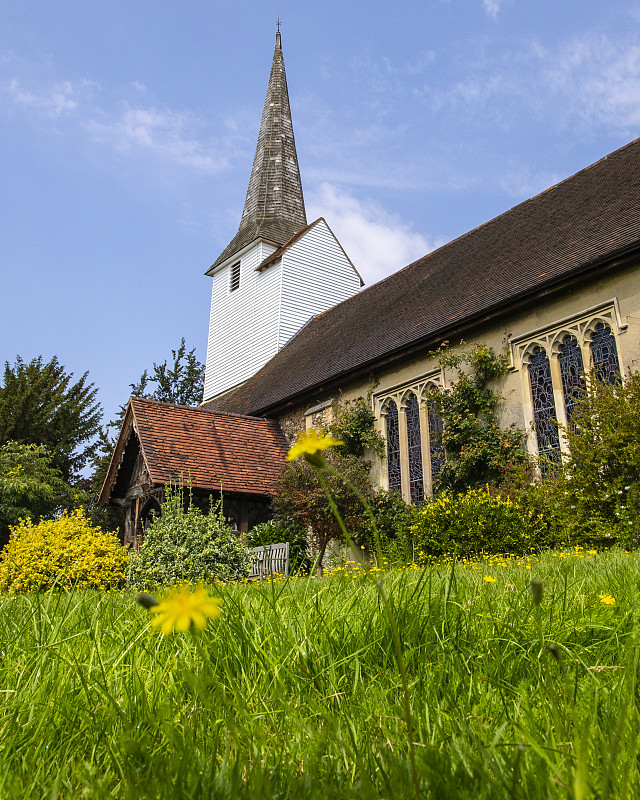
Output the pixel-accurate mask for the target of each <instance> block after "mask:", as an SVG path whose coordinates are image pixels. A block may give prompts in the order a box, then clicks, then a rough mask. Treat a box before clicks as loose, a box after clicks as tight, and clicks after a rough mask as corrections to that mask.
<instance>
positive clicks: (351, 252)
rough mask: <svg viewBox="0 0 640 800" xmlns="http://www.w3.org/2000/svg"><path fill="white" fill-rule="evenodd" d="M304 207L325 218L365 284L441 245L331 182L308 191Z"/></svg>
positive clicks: (312, 214) (373, 204)
mask: <svg viewBox="0 0 640 800" xmlns="http://www.w3.org/2000/svg"><path fill="white" fill-rule="evenodd" d="M307 209H308V212H309V218H310V219H316V218H317V217H324V218H325V219H326V220H327V223H328V224H329V227H330V228H331V229H332V231H333V232H334V233H335V235H336V236H337V237H338V240H339V242H340V244H341V245H342V246H343V247H344V249H345V251H346V253H347V255H348V256H349V258H350V259H351V260H352V261H353V264H354V266H355V267H356V269H357V270H358V272H359V273H360V274H361V275H362V278H363V280H364V282H365V284H367V285H370V284H372V283H375V282H376V281H379V280H380V279H381V278H384V277H386V276H387V275H390V274H391V273H393V272H396V270H398V269H401V268H402V267H405V266H406V265H407V264H410V263H411V262H412V261H415V260H416V259H418V258H421V257H422V256H424V255H426V254H427V253H429V252H430V251H431V250H434V249H435V248H436V247H438V246H440V244H443V242H437V241H433V240H432V241H430V240H429V239H427V238H426V237H425V236H423V235H422V234H420V233H416V232H415V231H412V230H411V228H410V227H409V226H408V225H406V224H405V223H403V222H401V221H400V220H399V219H398V218H397V217H396V216H394V215H391V214H389V213H388V212H386V211H385V210H384V209H383V208H382V207H381V206H380V205H379V204H377V203H374V202H372V201H366V202H361V201H360V200H357V199H356V198H355V197H353V196H352V195H350V194H348V193H347V192H345V191H344V190H341V189H339V188H338V187H336V186H334V185H333V184H330V183H322V184H320V185H319V186H318V188H317V189H315V190H314V191H312V192H311V193H309V194H308V196H307Z"/></svg>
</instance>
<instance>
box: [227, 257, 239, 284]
mask: <svg viewBox="0 0 640 800" xmlns="http://www.w3.org/2000/svg"><path fill="white" fill-rule="evenodd" d="M239 288H240V262H239V261H238V263H237V264H234V265H233V266H232V267H231V278H230V282H229V291H230V292H235V290H236V289H239Z"/></svg>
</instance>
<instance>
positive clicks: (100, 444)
mask: <svg viewBox="0 0 640 800" xmlns="http://www.w3.org/2000/svg"><path fill="white" fill-rule="evenodd" d="M195 353H196V350H195V347H194V348H192V349H191V350H187V346H186V344H185V340H184V336H183V337H182V340H181V341H180V346H179V347H178V349H177V350H172V351H171V362H169V360H168V359H165V360H164V361H163V362H162V364H156V363H155V362H154V363H153V370H152V371H151V372H149V371H148V370H146V369H145V371H144V372H143V373H142V375H141V376H140V379H139V381H138V382H137V383H130V384H129V386H130V388H131V394H132V395H133V396H134V397H144V398H146V399H148V400H158V401H159V402H161V403H175V404H177V405H186V406H189V405H198V403H200V401H201V400H202V393H203V391H204V364H202V363H201V362H200V361H198V359H197V358H196V355H195ZM125 411H126V404H125V405H123V406H120V411H119V412H118V415H117V416H116V419H115V420H112V421H111V422H109V423H108V424H107V425H105V426H104V427H102V428H101V429H100V431H99V434H98V439H97V441H96V446H95V457H94V459H93V467H94V472H93V475H92V476H91V478H89V479H88V480H87V481H86V482H85V484H84V488H85V489H86V491H87V493H88V496H89V498H90V500H89V502H88V504H87V507H86V510H87V513H88V514H89V516H90V517H91V519H92V521H93V522H94V523H99V524H101V525H102V526H103V527H105V528H107V529H109V530H111V529H113V528H118V527H120V526H121V525H122V521H123V518H124V511H123V510H122V509H120V508H115V507H111V506H110V507H108V508H101V507H99V506H98V504H97V499H98V496H99V494H100V490H101V489H102V484H103V483H104V479H105V478H106V476H107V470H108V469H109V463H110V461H111V455H112V453H113V449H114V447H115V444H116V437H117V434H118V432H119V431H120V427H121V426H122V420H123V419H124V414H125Z"/></svg>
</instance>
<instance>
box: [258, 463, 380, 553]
mask: <svg viewBox="0 0 640 800" xmlns="http://www.w3.org/2000/svg"><path fill="white" fill-rule="evenodd" d="M326 461H327V464H329V466H330V467H331V471H330V472H325V473H324V475H323V479H324V481H325V483H326V486H327V488H328V491H329V493H330V494H331V497H332V498H333V501H334V502H335V504H336V506H337V508H338V511H339V512H340V516H341V517H342V519H343V521H344V524H345V526H346V528H347V531H348V532H349V535H350V536H351V537H353V539H354V540H356V541H357V540H358V537H359V533H360V531H361V530H362V527H363V524H364V518H365V515H366V512H365V510H364V509H363V507H362V503H361V501H360V498H359V497H358V495H357V494H356V493H355V492H354V491H353V490H352V489H351V488H350V486H349V485H348V483H346V482H345V478H346V480H347V481H349V482H350V483H351V484H352V485H354V486H355V487H356V488H357V489H358V491H359V492H360V494H362V495H363V496H364V497H367V498H368V497H370V496H371V494H372V489H371V481H370V480H369V471H370V470H369V465H368V464H365V463H364V462H362V461H361V460H360V459H359V458H357V457H356V456H343V455H340V454H338V453H336V452H332V451H331V452H328V453H327V455H326ZM273 505H274V508H275V510H276V516H277V517H280V518H285V519H294V520H296V521H297V522H298V524H299V525H302V526H304V527H305V528H306V529H309V539H310V542H311V544H312V545H313V546H314V548H315V550H316V553H317V555H316V557H315V561H316V562H317V565H318V568H320V565H321V564H322V559H323V556H324V553H325V550H326V548H327V545H328V544H329V542H330V541H331V540H332V539H334V540H336V541H337V542H340V543H344V542H343V539H344V537H343V534H342V531H341V529H340V526H339V524H338V522H337V521H336V518H335V516H334V513H333V509H332V508H331V503H330V502H329V500H328V499H327V496H326V494H325V492H324V489H323V487H322V484H321V483H320V479H319V477H318V472H317V471H316V470H315V469H314V468H313V467H312V466H310V465H309V464H308V463H307V462H306V461H303V460H302V459H299V460H298V461H292V462H290V463H288V464H287V466H286V468H285V469H284V470H283V472H282V475H281V476H280V479H279V481H278V486H277V489H276V493H275V495H274V498H273Z"/></svg>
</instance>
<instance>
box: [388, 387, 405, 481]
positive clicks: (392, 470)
mask: <svg viewBox="0 0 640 800" xmlns="http://www.w3.org/2000/svg"><path fill="white" fill-rule="evenodd" d="M386 423H387V424H386V427H387V473H388V476H389V490H390V491H392V492H400V491H402V475H401V471H400V427H399V420H398V406H397V405H396V404H395V402H394V401H393V400H390V401H389V403H388V404H387V408H386Z"/></svg>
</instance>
